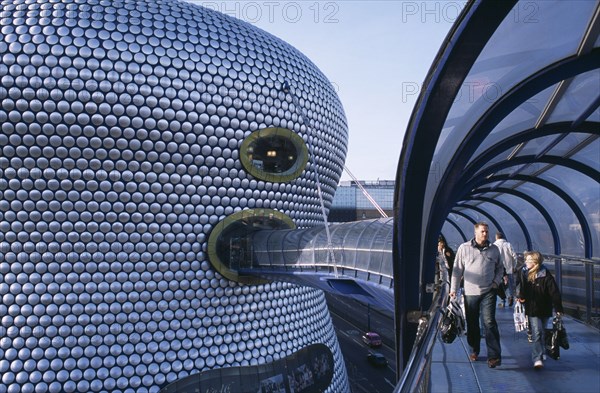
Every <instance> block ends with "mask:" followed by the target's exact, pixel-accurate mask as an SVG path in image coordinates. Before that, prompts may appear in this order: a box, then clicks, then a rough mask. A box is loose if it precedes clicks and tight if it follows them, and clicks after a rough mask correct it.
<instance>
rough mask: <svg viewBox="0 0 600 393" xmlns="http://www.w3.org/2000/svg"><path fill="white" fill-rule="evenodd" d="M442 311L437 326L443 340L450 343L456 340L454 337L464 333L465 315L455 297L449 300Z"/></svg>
mask: <svg viewBox="0 0 600 393" xmlns="http://www.w3.org/2000/svg"><path fill="white" fill-rule="evenodd" d="M442 313H443V316H442V319H441V321H440V326H439V331H440V336H441V338H442V341H443V342H445V343H446V344H450V343H452V342H454V340H456V337H458V336H460V335H462V334H463V333H464V331H465V317H464V315H463V312H462V308H461V307H460V304H459V303H458V301H457V300H456V298H455V299H452V300H451V301H450V303H449V304H448V306H447V307H446V309H445V310H443V311H442Z"/></svg>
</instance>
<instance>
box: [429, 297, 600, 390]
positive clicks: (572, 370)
mask: <svg viewBox="0 0 600 393" xmlns="http://www.w3.org/2000/svg"><path fill="white" fill-rule="evenodd" d="M563 319H564V326H565V327H566V329H567V336H568V338H569V343H570V348H569V349H568V350H564V349H562V348H561V352H560V355H561V356H560V359H558V360H553V359H550V358H548V359H547V360H546V361H544V368H543V369H542V370H535V369H534V368H533V363H532V360H531V344H530V343H529V342H528V341H527V334H526V332H519V333H517V332H515V329H514V323H513V309H512V308H508V307H507V308H497V309H496V320H497V321H498V325H499V327H500V343H501V346H502V365H501V366H499V367H497V368H493V369H492V368H488V366H487V354H486V346H485V339H483V338H482V342H481V353H480V356H479V359H478V361H476V362H470V361H469V359H468V349H469V347H468V344H467V337H466V336H465V335H463V336H460V337H458V338H457V339H456V340H455V341H454V342H453V343H451V344H445V343H443V342H442V341H441V339H440V337H439V334H438V337H437V339H436V343H435V344H434V348H433V354H432V365H431V392H433V393H441V392H462V393H472V392H485V393H492V392H501V393H521V392H523V393H525V392H527V393H531V392H541V393H545V392H565V393H566V392H573V393H586V392H590V393H598V392H600V331H598V330H596V329H594V328H592V327H590V326H588V325H585V324H583V323H581V322H579V321H577V320H575V319H572V318H570V317H568V316H565V317H564V318H563Z"/></svg>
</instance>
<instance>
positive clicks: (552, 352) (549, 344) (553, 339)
mask: <svg viewBox="0 0 600 393" xmlns="http://www.w3.org/2000/svg"><path fill="white" fill-rule="evenodd" d="M544 337H545V341H546V343H545V344H546V354H547V355H548V357H550V358H552V359H554V360H558V359H560V344H559V342H558V330H556V329H554V328H552V329H545V334H544Z"/></svg>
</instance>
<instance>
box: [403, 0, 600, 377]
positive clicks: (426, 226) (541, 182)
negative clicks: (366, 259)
mask: <svg viewBox="0 0 600 393" xmlns="http://www.w3.org/2000/svg"><path fill="white" fill-rule="evenodd" d="M599 19H600V5H599V2H598V1H575V2H563V1H515V0H510V1H502V2H498V1H487V0H481V1H469V2H468V3H467V4H466V6H465V8H464V9H463V12H462V14H461V15H460V17H459V19H458V20H457V21H456V23H455V24H454V26H453V28H452V29H451V31H450V32H449V34H448V37H447V38H446V40H445V41H444V43H443V45H442V47H441V49H440V51H439V53H438V55H437V57H436V59H435V61H434V63H433V64H432V66H431V68H430V71H429V73H428V75H427V77H426V80H425V82H424V85H423V87H422V89H421V94H420V96H419V98H418V101H417V103H416V105H415V108H414V111H413V113H412V116H411V119H410V122H409V125H408V128H407V131H406V134H405V138H404V144H403V147H402V153H401V157H400V161H399V165H398V172H397V179H396V191H395V200H394V209H395V214H396V216H395V228H394V230H395V234H394V246H393V247H394V250H393V255H394V256H393V259H394V278H395V298H396V310H395V312H396V317H397V318H396V319H397V322H396V323H397V326H396V331H397V332H401V333H397V334H398V335H399V336H398V337H397V339H398V349H399V357H400V359H399V360H400V361H399V368H400V367H402V361H403V360H404V361H406V360H407V359H408V357H409V354H410V351H411V348H412V345H413V342H414V340H415V334H416V329H417V328H416V326H415V325H414V324H411V323H410V322H409V321H408V317H407V315H409V313H410V312H413V311H414V310H426V309H428V308H429V305H430V302H431V297H430V296H428V294H427V293H426V284H427V283H428V282H430V281H431V280H432V279H431V278H432V277H434V275H435V264H434V261H435V255H436V250H437V249H436V244H437V239H438V236H439V235H440V234H443V235H444V236H445V237H446V239H447V241H448V243H449V244H450V245H451V246H453V248H456V247H457V246H458V245H459V244H460V243H463V242H465V241H467V240H469V239H470V238H472V237H473V224H474V223H476V222H479V221H485V222H487V223H488V224H489V228H490V235H492V236H493V235H494V234H495V232H497V231H500V232H503V233H504V234H505V236H506V238H507V239H508V240H509V241H510V242H511V243H512V245H513V247H514V248H515V249H516V250H518V251H524V250H538V251H540V252H542V253H543V254H544V255H551V256H556V257H557V258H561V257H575V258H579V259H580V260H583V261H588V262H590V263H591V264H592V265H593V266H595V267H596V268H597V266H598V264H599V262H600V139H599V137H600V110H599V105H600V88H599V87H600V39H599V32H600V20H599Z"/></svg>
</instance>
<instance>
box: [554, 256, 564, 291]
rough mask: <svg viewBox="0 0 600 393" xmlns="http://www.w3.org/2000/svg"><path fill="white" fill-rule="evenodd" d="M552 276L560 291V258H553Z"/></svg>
mask: <svg viewBox="0 0 600 393" xmlns="http://www.w3.org/2000/svg"><path fill="white" fill-rule="evenodd" d="M554 278H555V279H556V285H558V290H559V291H560V293H562V292H563V290H562V289H563V288H562V258H554Z"/></svg>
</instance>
